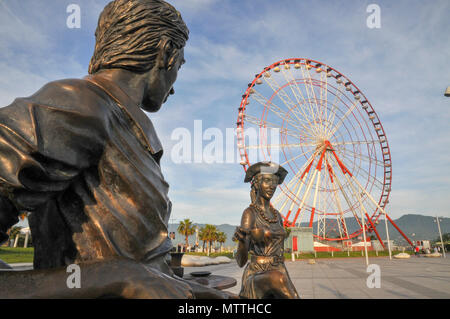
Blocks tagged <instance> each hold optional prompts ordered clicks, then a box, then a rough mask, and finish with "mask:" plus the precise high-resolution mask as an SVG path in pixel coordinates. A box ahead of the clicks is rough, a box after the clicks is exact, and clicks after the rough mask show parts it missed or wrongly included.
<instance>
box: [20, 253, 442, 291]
mask: <svg viewBox="0 0 450 319" xmlns="http://www.w3.org/2000/svg"><path fill="white" fill-rule="evenodd" d="M369 263H370V264H377V265H379V266H380V270H381V287H380V288H368V287H367V278H368V276H369V275H370V273H368V272H366V264H365V259H364V258H327V259H325V258H321V259H316V263H315V264H313V265H310V264H308V262H307V260H297V261H295V262H292V261H286V267H287V268H288V271H289V274H290V276H291V279H292V281H293V283H294V285H295V287H296V288H297V291H298V292H299V294H300V296H301V298H303V299H349V298H350V299H354V298H359V299H361V298H362V299H371V298H380V299H396V298H397V299H398V298H401V299H411V298H425V299H429V298H431V299H442V298H445V299H450V258H426V257H419V258H418V257H411V258H409V259H393V260H389V258H388V257H377V258H370V259H369ZM13 266H14V268H15V270H27V269H30V268H31V264H15V265H13ZM193 271H210V272H212V273H213V274H215V275H223V276H230V277H233V278H235V279H236V280H237V285H236V286H235V287H233V288H230V289H227V291H230V292H232V293H235V294H238V293H239V290H240V287H241V276H242V272H243V268H239V267H238V266H237V264H236V262H235V261H234V260H233V261H232V262H231V263H229V264H221V265H214V266H204V267H185V268H184V273H185V274H189V273H191V272H193Z"/></svg>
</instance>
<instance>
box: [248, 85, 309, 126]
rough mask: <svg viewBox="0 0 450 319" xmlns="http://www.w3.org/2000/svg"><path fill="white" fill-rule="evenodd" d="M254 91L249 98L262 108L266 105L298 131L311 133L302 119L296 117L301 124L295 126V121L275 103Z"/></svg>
mask: <svg viewBox="0 0 450 319" xmlns="http://www.w3.org/2000/svg"><path fill="white" fill-rule="evenodd" d="M254 91H255V92H254V93H253V94H252V95H251V98H252V99H253V100H255V101H256V102H258V103H259V104H260V105H262V106H263V107H264V108H265V107H266V106H267V107H268V109H269V111H271V112H272V113H274V114H275V115H277V116H278V117H279V118H280V119H282V120H283V121H286V122H288V123H289V124H290V125H292V127H294V128H296V129H297V130H298V131H299V132H302V131H306V132H309V133H310V134H311V133H312V131H311V129H310V128H309V127H308V126H306V125H305V122H304V121H301V120H300V119H298V121H297V122H298V123H299V124H300V125H301V126H302V128H300V127H299V126H297V123H295V122H293V120H294V119H293V118H292V117H291V116H290V115H289V114H288V113H287V112H286V111H283V110H282V109H281V108H280V107H279V106H277V105H276V104H274V103H271V102H270V101H269V100H267V98H266V97H264V96H263V95H262V94H261V93H259V92H258V91H256V90H254Z"/></svg>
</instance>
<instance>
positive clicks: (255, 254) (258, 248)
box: [239, 205, 299, 299]
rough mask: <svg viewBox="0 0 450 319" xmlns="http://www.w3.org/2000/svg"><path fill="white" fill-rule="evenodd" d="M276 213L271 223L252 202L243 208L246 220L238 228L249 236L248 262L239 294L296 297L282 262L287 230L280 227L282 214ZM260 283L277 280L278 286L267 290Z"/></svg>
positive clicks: (296, 294)
mask: <svg viewBox="0 0 450 319" xmlns="http://www.w3.org/2000/svg"><path fill="white" fill-rule="evenodd" d="M273 212H276V218H275V219H274V220H273V222H272V221H271V220H269V219H267V218H264V217H263V216H262V215H261V213H260V212H259V211H258V210H257V209H256V208H255V207H253V206H252V205H250V207H248V208H247V209H246V210H245V211H244V215H245V214H247V216H248V218H247V219H246V221H247V222H244V219H243V224H242V225H241V230H242V231H243V232H245V234H246V236H249V238H250V244H249V250H248V252H249V253H250V260H249V261H250V262H249V263H248V264H247V266H246V267H245V270H244V273H243V276H242V287H241V292H240V294H239V295H240V296H241V297H242V298H250V299H262V298H299V296H298V293H297V291H296V289H295V287H294V285H293V284H292V281H291V279H290V277H289V274H288V272H287V269H286V266H285V265H284V239H285V238H286V231H285V230H284V227H283V222H282V219H281V215H280V213H279V212H278V211H276V210H273ZM257 281H259V282H261V283H264V282H265V283H267V282H269V283H270V282H277V283H279V284H278V285H277V286H278V287H273V288H274V289H270V286H271V285H270V284H269V285H268V286H267V285H264V287H269V291H265V289H261V287H258V286H259V285H258V283H257Z"/></svg>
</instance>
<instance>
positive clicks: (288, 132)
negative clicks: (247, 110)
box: [244, 114, 307, 139]
mask: <svg viewBox="0 0 450 319" xmlns="http://www.w3.org/2000/svg"><path fill="white" fill-rule="evenodd" d="M244 119H246V120H247V122H249V123H251V124H254V125H256V126H258V127H267V128H273V129H279V130H280V133H282V134H285V135H289V136H292V137H295V138H300V139H306V138H307V137H306V136H304V135H301V134H300V133H299V132H298V131H293V130H290V129H288V128H285V127H282V126H280V125H278V124H274V123H271V122H267V121H263V120H261V119H258V118H257V117H255V116H252V115H248V114H244Z"/></svg>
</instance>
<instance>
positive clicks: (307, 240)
mask: <svg viewBox="0 0 450 319" xmlns="http://www.w3.org/2000/svg"><path fill="white" fill-rule="evenodd" d="M289 229H290V233H289V236H288V237H287V238H286V240H285V241H284V248H285V249H286V250H287V251H297V252H301V253H306V252H314V241H313V231H312V227H290V228H289Z"/></svg>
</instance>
